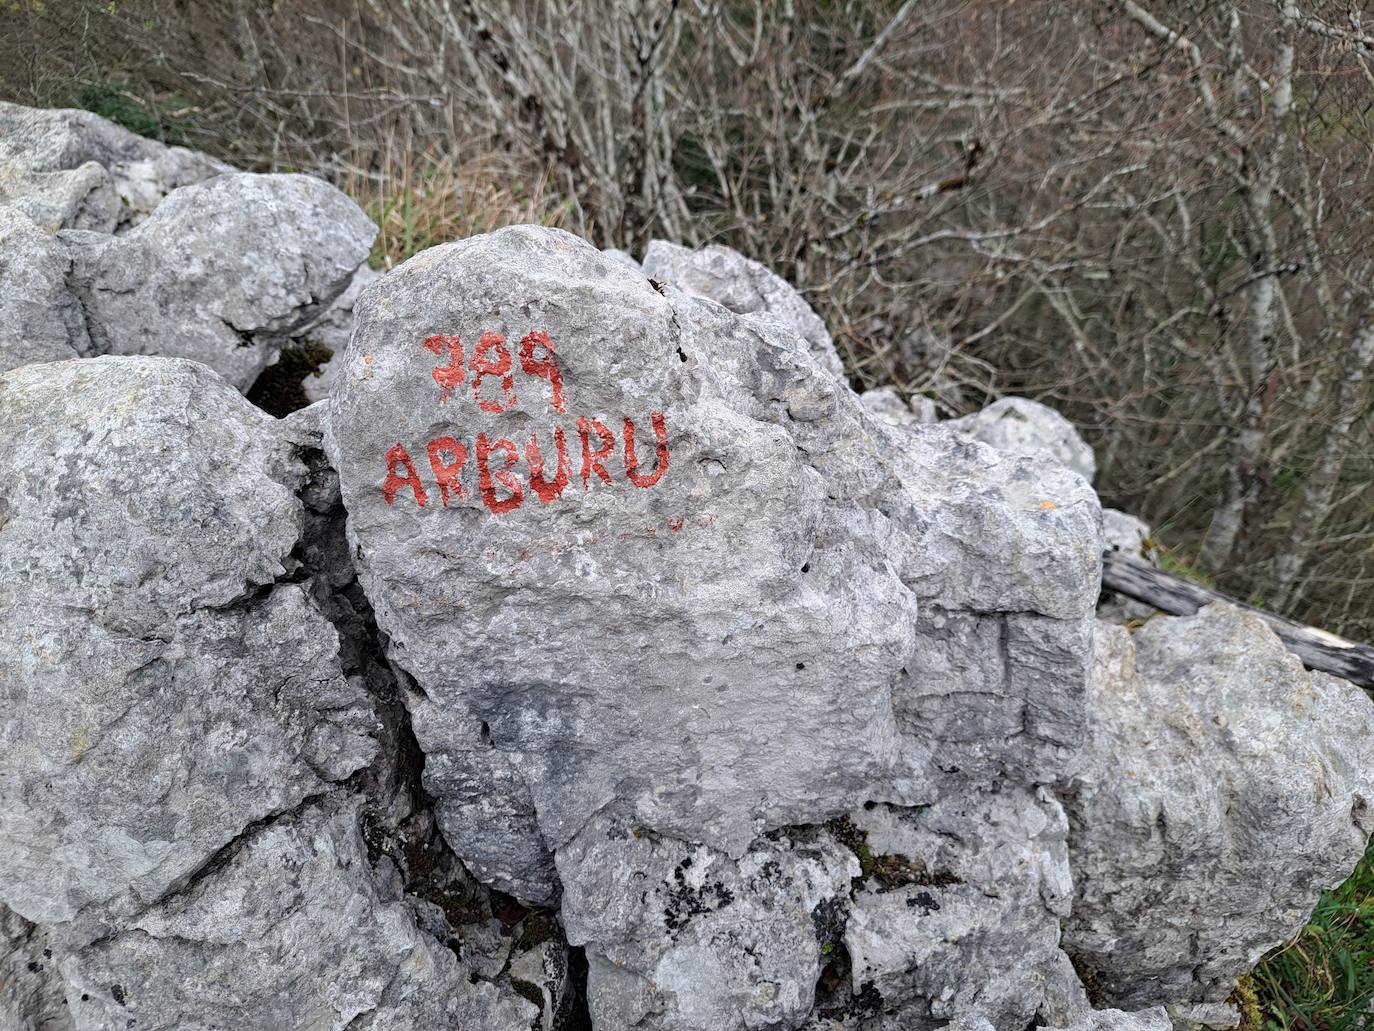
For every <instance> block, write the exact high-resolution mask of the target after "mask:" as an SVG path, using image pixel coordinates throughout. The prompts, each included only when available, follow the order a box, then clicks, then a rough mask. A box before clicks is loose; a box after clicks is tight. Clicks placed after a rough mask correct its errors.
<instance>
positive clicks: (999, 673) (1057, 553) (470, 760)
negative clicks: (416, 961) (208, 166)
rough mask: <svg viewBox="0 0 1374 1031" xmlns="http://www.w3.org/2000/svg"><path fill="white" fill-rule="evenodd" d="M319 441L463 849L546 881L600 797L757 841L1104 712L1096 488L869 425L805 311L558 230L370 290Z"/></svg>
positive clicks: (1013, 759)
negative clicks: (1095, 660) (763, 309)
mask: <svg viewBox="0 0 1374 1031" xmlns="http://www.w3.org/2000/svg"><path fill="white" fill-rule="evenodd" d="M356 313H357V314H356V317H357V322H356V326H355V330H354V334H353V339H352V342H351V344H350V346H349V349H348V351H347V354H346V357H345V361H344V369H343V377H342V379H341V381H340V387H339V389H338V390H337V391H336V393H335V395H334V397H333V398H332V400H331V401H330V402H329V409H328V417H327V434H326V446H327V449H328V452H329V454H330V456H331V458H332V461H333V463H334V465H335V467H336V468H337V469H338V471H339V477H340V483H341V489H342V497H343V502H344V505H345V507H346V508H347V510H348V513H349V517H348V533H349V540H350V546H351V548H352V549H353V554H354V555H355V557H356V560H357V562H358V566H359V569H360V578H361V582H362V584H363V587H364V589H365V590H366V592H367V594H368V597H369V598H370V600H371V601H372V603H373V605H374V606H375V608H376V614H377V620H378V623H379V625H380V627H381V628H382V630H383V631H384V632H385V633H386V635H387V637H388V640H389V644H390V651H389V654H390V657H391V659H392V661H393V663H394V664H395V665H396V666H397V667H398V668H400V669H401V670H403V671H404V672H405V674H406V675H407V676H408V678H410V679H411V680H412V681H413V684H414V690H413V691H411V692H410V694H409V698H408V704H409V705H410V706H411V712H412V717H413V723H414V726H415V732H416V736H417V738H418V741H419V744H420V747H421V748H422V749H423V750H424V751H425V753H426V756H427V758H426V769H425V779H426V785H427V787H428V788H429V790H430V792H431V793H432V794H433V795H434V796H435V797H436V799H437V803H438V807H439V810H438V811H439V815H440V821H441V826H442V827H443V828H444V832H445V834H446V835H447V836H448V838H449V840H450V841H451V842H452V843H453V845H454V847H455V849H456V851H457V852H458V853H459V855H461V856H462V857H463V858H464V859H465V860H466V861H469V862H471V863H472V864H473V866H474V869H476V870H477V871H479V872H484V871H485V873H484V876H486V877H488V878H489V879H490V880H491V882H492V883H494V884H496V885H497V886H498V887H501V888H502V889H503V890H507V891H513V892H515V893H516V894H518V895H520V896H521V897H523V898H527V899H532V900H536V901H543V902H549V901H552V900H553V899H555V898H556V897H557V891H558V886H557V883H556V880H555V878H554V877H553V874H552V871H553V869H554V865H555V864H554V859H555V856H556V853H557V852H558V850H559V849H560V848H561V847H563V846H564V845H566V844H567V843H568V842H570V841H572V840H573V839H574V838H575V837H576V836H577V835H578V834H579V832H581V831H582V829H583V828H584V827H585V826H587V825H588V822H589V821H590V820H592V819H593V817H595V816H597V815H605V816H608V817H609V816H613V817H615V818H617V819H620V820H622V821H624V823H625V824H626V825H629V826H638V827H643V828H646V829H648V830H651V831H653V832H655V833H658V834H661V835H664V836H669V837H674V838H677V839H679V840H682V841H686V842H691V843H696V844H702V845H706V846H710V847H712V848H715V849H718V850H720V851H722V852H724V853H726V854H728V855H730V856H731V857H733V858H735V859H739V858H740V857H742V856H743V855H744V854H745V852H746V851H747V850H748V848H749V847H750V843H751V842H753V841H754V839H755V838H756V837H757V836H758V835H759V834H760V833H761V832H764V831H767V830H768V829H770V828H775V827H780V826H784V825H789V824H797V823H814V822H817V821H819V820H824V819H826V818H827V817H830V816H834V815H838V814H839V813H842V812H845V811H847V810H850V809H853V808H855V807H857V806H858V805H859V804H860V803H862V802H864V801H867V800H869V799H871V798H885V799H889V800H894V801H901V802H904V803H914V802H924V801H932V800H934V799H935V798H936V797H938V796H939V795H940V794H941V791H942V788H941V783H942V781H943V779H945V778H956V779H957V778H965V777H969V776H982V777H987V778H995V777H998V776H1001V775H1002V774H1004V773H1006V774H1008V775H1014V776H1017V777H1021V778H1023V779H1025V780H1027V781H1033V782H1041V781H1050V780H1053V779H1054V778H1055V777H1057V776H1059V775H1060V774H1061V773H1062V772H1063V770H1064V769H1065V768H1066V765H1067V763H1068V760H1069V758H1070V757H1071V756H1072V755H1073V752H1074V749H1075V748H1076V747H1077V746H1078V744H1079V739H1080V737H1081V735H1082V729H1083V728H1082V723H1081V721H1082V715H1083V712H1082V709H1083V707H1082V699H1083V696H1084V692H1085V690H1086V661H1085V656H1086V655H1087V652H1088V640H1089V634H1090V632H1091V611H1092V604H1093V601H1094V600H1095V598H1096V594H1097V574H1098V562H1099V556H1100V543H1099V540H1098V520H1099V515H1098V506H1097V502H1096V498H1095V496H1094V495H1093V494H1092V493H1091V491H1090V490H1089V488H1088V487H1087V486H1086V484H1084V483H1083V481H1082V480H1081V479H1079V478H1078V477H1076V476H1073V475H1071V474H1068V473H1067V472H1065V471H1064V470H1062V469H1061V468H1060V467H1058V466H1057V465H1054V464H1052V463H1047V462H1038V461H1034V460H1027V459H1018V458H1012V457H1008V456H1004V455H1001V454H999V453H998V452H996V451H994V450H992V449H990V448H986V447H983V446H982V445H979V444H977V443H974V442H970V441H968V440H966V439H963V438H960V437H959V436H958V435H956V434H953V433H949V432H944V431H940V430H939V429H938V428H929V429H927V430H923V431H921V433H919V434H917V433H913V432H912V431H909V430H908V431H904V432H903V433H902V435H901V437H900V439H899V438H897V437H895V436H894V435H893V434H894V433H895V432H896V431H894V430H892V429H890V428H888V427H886V426H884V425H883V424H881V423H880V422H878V421H876V420H874V419H873V418H871V416H869V415H868V414H867V413H866V411H865V409H864V408H863V406H862V405H860V404H859V402H858V399H857V397H856V396H855V395H854V394H853V392H852V391H850V390H849V389H848V387H846V386H845V385H844V384H843V383H841V382H840V381H839V380H837V379H836V378H835V377H834V376H833V375H831V374H830V373H829V372H827V371H826V370H825V369H824V368H822V367H821V366H820V365H819V364H818V363H817V361H816V360H815V358H814V357H813V356H812V353H811V349H810V347H809V346H808V344H807V343H806V341H804V340H802V339H801V338H800V337H798V336H797V335H796V334H795V333H793V332H791V331H789V330H788V329H786V328H785V327H783V326H782V325H780V324H779V323H777V322H775V321H773V320H771V319H760V318H756V317H753V316H746V317H739V316H735V315H733V314H732V313H730V312H729V311H726V310H725V309H724V308H722V307H720V306H719V305H716V304H712V303H710V302H707V301H704V300H699V299H696V298H693V297H690V296H687V295H684V294H682V293H680V292H677V291H673V290H671V289H668V288H663V289H661V290H660V289H656V288H655V287H654V286H653V285H652V284H651V283H650V282H649V281H648V280H647V279H646V278H645V277H644V276H643V275H640V274H638V273H636V272H635V271H634V270H633V269H630V268H628V267H626V266H625V265H623V264H621V263H620V262H617V261H615V260H613V259H609V258H607V257H605V256H604V255H602V254H601V253H600V252H598V251H596V250H595V249H594V248H592V247H590V246H589V245H587V244H585V243H584V242H582V241H580V240H578V239H576V238H574V237H572V236H570V235H568V234H566V233H562V232H559V231H556V230H545V229H538V228H534V227H515V228H511V229H506V230H502V231H500V232H497V233H492V234H489V235H487V236H481V237H475V238H473V239H470V240H465V241H462V242H460V243H456V244H450V245H446V246H443V247H438V248H434V249H432V250H430V251H427V252H425V253H423V254H421V255H419V256H417V257H416V258H414V259H412V260H411V261H409V262H407V263H405V264H404V265H402V266H400V267H399V268H397V269H395V270H393V271H392V272H390V273H388V274H387V275H386V276H385V277H384V278H383V279H381V280H380V281H378V282H377V283H375V284H374V285H373V286H372V287H370V288H369V289H368V290H366V291H365V292H364V294H363V296H362V298H361V299H360V301H359V303H358V305H357V309H356Z"/></svg>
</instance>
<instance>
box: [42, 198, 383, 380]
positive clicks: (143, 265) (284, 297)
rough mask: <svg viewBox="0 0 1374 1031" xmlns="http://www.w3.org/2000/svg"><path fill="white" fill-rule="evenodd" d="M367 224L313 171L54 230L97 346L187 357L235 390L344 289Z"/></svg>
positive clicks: (369, 233)
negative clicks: (140, 215) (119, 224)
mask: <svg viewBox="0 0 1374 1031" xmlns="http://www.w3.org/2000/svg"><path fill="white" fill-rule="evenodd" d="M376 231H377V230H376V227H375V226H374V225H373V224H372V223H371V221H369V220H368V218H367V216H366V215H364V214H363V212H362V210H361V209H360V208H359V207H358V206H357V205H356V204H354V203H353V202H352V201H351V200H349V199H348V198H347V197H345V196H344V195H343V194H342V193H340V192H339V191H338V190H336V189H335V188H334V187H332V186H330V185H328V184H327V183H325V182H322V181H321V180H319V179H315V178H312V177H310V176H304V175H253V174H249V173H234V174H229V175H221V176H218V177H216V178H214V179H211V180H209V181H208V182H204V183H200V184H197V185H195V186H188V187H184V188H182V189H180V190H176V191H175V192H173V193H172V194H171V195H169V196H168V197H167V199H166V200H164V201H163V202H162V203H161V204H160V205H159V206H158V207H157V209H156V210H155V211H154V212H153V214H152V215H151V216H149V218H148V219H146V220H145V221H143V222H141V223H140V224H139V225H138V226H136V227H134V228H133V229H131V230H129V231H128V232H127V233H122V234H120V235H116V236H109V235H102V234H96V233H79V232H75V231H69V232H65V233H63V234H62V237H63V240H64V242H65V243H66V244H67V246H68V248H69V249H70V251H71V253H72V258H73V262H74V268H73V270H72V273H71V276H70V278H69V283H70V286H71V288H72V289H73V291H74V292H75V293H76V295H77V297H78V298H79V299H80V302H81V305H82V307H83V308H84V309H85V312H86V320H87V325H88V328H89V330H90V335H91V341H92V344H93V346H94V348H95V350H97V351H98V352H100V353H109V354H158V355H166V356H169V357H176V358H190V359H192V360H194V361H199V362H203V363H205V364H206V365H208V366H210V367H211V368H212V369H214V370H215V371H216V372H218V373H219V374H220V375H222V376H223V377H224V378H225V379H227V380H229V382H231V383H233V384H234V385H235V386H236V387H238V388H239V389H240V390H243V389H246V388H247V387H249V386H250V385H251V384H252V382H253V380H255V379H256V378H257V376H258V374H259V373H260V372H261V371H262V370H263V369H264V368H266V367H267V366H268V365H269V364H271V363H272V362H273V361H274V360H275V359H276V356H277V354H278V352H279V351H280V350H281V348H282V347H283V346H285V345H286V344H287V343H288V341H289V340H290V339H291V338H292V337H294V336H297V335H299V334H300V333H301V332H302V331H304V330H305V329H306V328H307V327H308V326H309V325H311V324H312V323H313V322H315V321H316V320H317V319H318V318H319V317H320V316H321V315H322V314H323V313H324V312H325V311H326V310H327V309H328V307H329V305H330V303H331V302H332V301H333V300H334V298H335V297H337V296H338V295H339V294H340V293H341V292H342V291H343V290H344V289H345V288H346V287H347V286H348V284H349V281H350V279H351V277H352V276H353V273H354V270H355V269H357V268H358V266H359V265H360V264H361V263H362V262H363V261H364V259H366V257H367V254H368V251H369V250H370V248H371V245H372V238H373V237H374V236H375V235H376Z"/></svg>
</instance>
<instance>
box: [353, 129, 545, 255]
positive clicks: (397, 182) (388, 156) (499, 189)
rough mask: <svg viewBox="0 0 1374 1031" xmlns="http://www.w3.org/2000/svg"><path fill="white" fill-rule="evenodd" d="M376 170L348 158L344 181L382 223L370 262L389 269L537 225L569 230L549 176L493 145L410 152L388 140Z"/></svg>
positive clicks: (374, 164)
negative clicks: (439, 247) (431, 250)
mask: <svg viewBox="0 0 1374 1031" xmlns="http://www.w3.org/2000/svg"><path fill="white" fill-rule="evenodd" d="M370 157H371V161H370V164H371V166H372V167H371V169H369V168H367V167H366V166H365V165H364V164H363V162H362V161H349V160H348V159H345V160H344V163H343V164H344V169H345V171H344V172H343V174H342V175H341V176H340V186H341V187H342V189H343V190H344V191H345V192H347V193H348V194H350V195H351V196H352V197H353V199H354V200H356V201H357V202H358V204H359V205H360V206H361V207H362V208H363V210H364V211H366V212H367V214H368V215H369V217H371V219H372V220H373V221H374V222H376V223H377V227H378V230H379V232H378V234H377V239H376V242H375V243H374V244H373V245H372V255H371V258H370V259H369V260H370V262H371V264H372V267H373V268H379V269H389V268H392V267H394V266H395V265H398V264H400V263H401V262H403V261H405V260H406V259H407V258H409V257H410V256H411V255H413V254H416V253H418V252H420V251H422V250H424V249H425V248H427V247H433V246H434V245H436V244H441V243H447V242H449V241H451V240H461V239H464V238H465V237H469V236H474V235H476V234H478V233H487V232H490V231H491V230H493V229H499V228H501V227H502V226H508V225H518V224H522V223H534V224H537V225H542V226H553V227H557V228H567V226H566V217H567V215H568V212H569V210H570V204H569V202H568V201H567V200H565V199H562V198H560V197H559V196H558V194H557V192H556V191H555V190H553V189H551V188H550V184H549V180H548V177H547V175H543V174H539V173H535V174H530V172H529V171H528V170H527V169H525V168H522V167H520V165H519V164H518V163H517V162H515V161H514V160H512V159H510V158H509V157H506V156H503V155H501V154H500V153H499V152H498V151H496V150H495V149H493V148H491V147H490V146H489V145H484V144H481V143H478V144H476V145H474V146H472V147H471V148H464V154H455V153H440V152H437V151H434V150H426V151H424V152H421V153H412V152H411V151H410V150H409V149H407V148H405V147H403V146H400V145H397V144H395V143H394V142H389V143H388V145H387V146H385V147H384V148H383V149H382V150H381V152H380V154H379V155H378V154H377V153H375V152H374V153H373V154H372V155H370Z"/></svg>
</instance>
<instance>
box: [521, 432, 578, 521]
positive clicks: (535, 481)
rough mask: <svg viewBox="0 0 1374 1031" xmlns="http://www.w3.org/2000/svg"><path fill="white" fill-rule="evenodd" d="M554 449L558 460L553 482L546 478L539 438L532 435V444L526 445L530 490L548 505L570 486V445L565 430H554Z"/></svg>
mask: <svg viewBox="0 0 1374 1031" xmlns="http://www.w3.org/2000/svg"><path fill="white" fill-rule="evenodd" d="M553 449H554V451H555V452H557V455H558V458H557V461H556V465H555V470H556V471H555V473H554V477H553V480H552V481H549V480H546V479H545V478H544V456H543V455H542V454H540V452H539V440H538V437H537V436H536V435H535V434H533V433H531V434H530V442H529V443H528V444H527V445H525V462H526V463H527V464H528V465H529V467H530V489H531V490H533V491H534V492H535V493H536V494H538V495H539V500H540V501H542V502H543V503H544V504H546V505H547V504H548V503H549V502H550V501H552V500H553V499H554V498H556V497H558V495H560V494H562V493H563V491H564V490H565V489H566V488H567V486H568V445H567V441H565V440H564V439H563V430H562V428H561V427H559V426H555V427H554V428H553Z"/></svg>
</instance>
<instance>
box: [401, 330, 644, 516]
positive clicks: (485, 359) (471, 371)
mask: <svg viewBox="0 0 1374 1031" xmlns="http://www.w3.org/2000/svg"><path fill="white" fill-rule="evenodd" d="M422 346H423V348H424V350H425V351H427V352H428V353H429V354H432V355H434V356H435V357H436V358H439V359H440V364H438V365H436V366H435V367H434V368H433V369H432V371H431V373H430V375H431V376H432V377H433V379H434V382H435V383H436V384H437V385H438V387H439V398H438V402H439V404H440V405H441V406H446V405H448V404H450V403H452V402H454V400H455V398H456V397H457V396H459V394H460V391H461V393H462V394H463V395H466V393H467V392H468V391H471V393H472V398H473V401H474V402H475V403H476V405H477V409H478V411H480V412H485V413H488V414H492V415H497V414H500V413H502V412H509V411H513V410H514V409H515V408H516V407H517V405H518V403H519V401H518V397H517V394H516V389H515V387H516V369H517V366H518V368H519V371H520V373H521V382H520V388H521V393H522V394H524V393H525V392H526V391H528V390H529V389H536V390H538V391H539V392H540V393H547V394H548V399H549V405H550V407H551V408H552V409H553V410H554V411H555V412H558V413H559V414H566V413H567V411H568V405H567V397H566V395H565V393H564V390H563V376H562V373H561V372H560V371H559V368H558V355H557V353H556V352H555V350H554V345H553V341H552V340H551V339H550V338H549V335H548V334H547V333H545V332H542V331H540V330H535V331H534V332H532V333H528V334H526V335H525V337H524V338H523V339H522V340H521V341H520V345H519V348H518V350H517V352H516V354H515V355H512V354H511V349H510V348H509V347H507V345H506V338H505V337H504V336H503V335H502V334H500V333H492V332H487V333H483V334H482V335H481V336H480V337H479V338H478V340H477V344H476V346H475V347H473V348H472V354H471V357H470V359H469V358H468V356H467V354H466V349H465V347H464V344H463V340H462V338H461V337H457V336H440V335H436V336H431V337H426V338H425V340H424V342H423V345H422ZM649 427H650V428H651V429H652V431H653V435H654V456H653V466H652V467H651V468H647V467H646V466H645V464H643V463H644V460H645V459H647V454H645V455H644V456H643V457H641V453H640V451H641V449H644V448H645V447H646V445H647V441H645V440H644V432H643V429H642V428H641V427H640V426H636V424H635V422H634V420H633V419H631V418H629V417H628V416H625V417H623V420H621V422H620V425H618V426H616V425H609V426H608V425H607V424H606V423H605V422H603V421H602V420H601V419H598V418H593V417H590V416H578V417H577V420H576V430H575V431H573V432H574V433H575V442H574V443H572V444H571V445H570V443H569V434H568V433H565V432H564V429H563V427H562V426H559V425H554V426H553V427H552V430H551V431H550V432H549V433H547V434H546V435H545V436H544V437H543V439H542V440H541V438H540V433H539V431H535V432H533V433H531V434H530V437H529V440H528V441H525V442H524V447H523V448H522V447H521V446H520V445H519V444H518V443H517V442H516V441H513V440H510V439H507V438H505V437H500V436H496V435H494V434H489V433H486V432H479V433H478V434H477V435H476V437H475V438H472V439H468V440H459V439H458V438H457V437H454V436H451V435H449V434H444V435H441V436H438V437H435V438H434V439H432V440H430V441H428V442H426V443H425V445H424V448H423V450H419V451H418V452H417V454H415V455H412V452H411V450H410V449H408V448H407V447H406V446H405V444H403V443H402V442H400V441H397V442H396V443H395V444H394V445H392V446H391V447H390V448H389V449H388V450H387V453H386V475H385V477H384V478H383V480H382V497H384V498H385V499H386V503H387V504H388V505H395V504H396V502H397V500H398V499H399V498H402V497H404V496H406V495H409V496H410V498H411V499H413V501H414V503H415V504H417V505H418V506H419V507H421V508H424V507H426V506H427V505H431V504H433V503H435V502H436V501H437V502H438V504H439V505H441V506H443V507H445V508H447V507H448V506H449V505H450V504H451V503H453V502H455V501H461V500H465V499H467V498H468V497H469V496H470V495H469V492H468V488H467V487H466V486H465V485H464V484H463V477H464V473H465V472H466V471H467V470H468V469H469V468H473V469H475V470H476V472H475V476H476V481H477V495H478V496H479V497H480V498H481V501H482V504H483V505H485V506H486V507H487V508H488V509H489V510H490V511H491V512H493V513H495V514H496V515H501V514H502V513H505V512H510V511H513V510H514V509H517V508H519V507H520V506H521V505H522V504H524V503H525V502H526V501H528V500H530V499H531V497H533V498H538V499H539V501H540V502H541V503H542V504H545V505H547V504H549V503H551V502H552V501H554V500H555V499H557V498H558V497H559V496H560V495H562V494H563V492H564V491H566V490H568V489H569V488H570V487H571V488H574V489H576V487H577V486H578V485H579V484H580V486H581V489H582V490H583V491H584V492H586V491H590V490H591V489H592V487H593V484H597V485H598V486H606V487H610V486H614V485H615V484H616V483H617V482H618V475H617V474H618V473H622V472H623V475H624V482H629V483H630V484H633V485H634V486H635V487H638V488H641V489H647V488H649V487H653V486H654V485H656V484H657V483H658V482H659V481H660V480H662V479H663V475H664V473H666V472H667V471H668V429H667V426H666V425H665V424H664V421H663V413H662V412H650V413H649ZM617 429H618V430H619V431H620V436H619V438H617V436H616V430H617ZM637 440H638V443H637ZM417 458H418V461H417ZM522 459H523V461H524V465H525V471H524V477H523V478H522V477H521V475H520V471H519V466H520V464H521V461H522ZM574 463H576V464H577V474H576V476H574V474H573V465H574ZM425 466H427V467H428V472H429V476H428V477H425V476H423V475H422V473H421V470H422V469H423V468H424V467H425ZM550 466H551V467H552V468H551V469H550ZM471 475H472V474H469V476H470V477H471Z"/></svg>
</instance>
